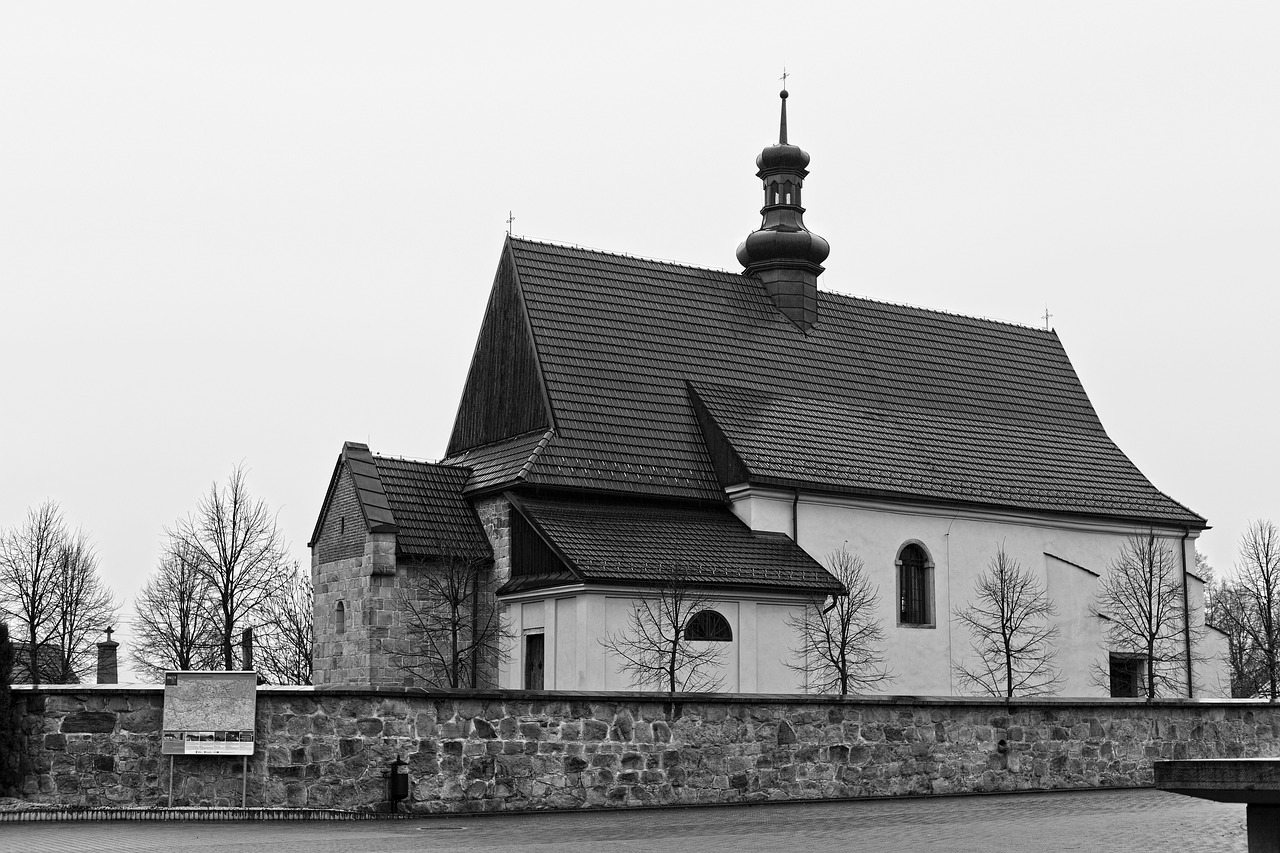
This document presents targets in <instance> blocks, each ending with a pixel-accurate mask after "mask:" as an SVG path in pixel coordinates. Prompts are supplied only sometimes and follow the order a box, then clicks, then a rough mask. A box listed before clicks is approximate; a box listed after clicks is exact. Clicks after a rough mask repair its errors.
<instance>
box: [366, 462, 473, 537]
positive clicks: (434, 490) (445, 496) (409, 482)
mask: <svg viewBox="0 0 1280 853" xmlns="http://www.w3.org/2000/svg"><path fill="white" fill-rule="evenodd" d="M373 458H374V462H375V463H376V464H377V471H378V478H379V479H380V480H381V481H382V485H383V488H384V489H385V490H386V499H387V501H388V502H389V504H390V507H391V512H392V513H393V514H394V515H395V520H396V526H397V528H398V529H397V533H396V545H397V548H398V550H399V552H400V553H401V554H403V555H405V556H408V557H419V558H431V557H441V556H445V557H448V556H462V557H487V556H489V555H490V553H491V552H490V549H489V540H488V539H487V538H486V537H485V534H484V529H483V528H482V527H481V525H480V519H479V518H477V517H476V513H475V510H474V509H472V508H471V504H470V503H468V502H467V500H466V499H465V498H464V497H463V496H462V490H463V486H464V485H465V484H466V481H467V477H468V476H469V475H470V473H471V472H470V471H469V470H468V469H466V468H460V467H457V466H452V465H439V464H432V463H430V462H417V461H412V460H409V459H395V458H391V457H386V456H375V457H373Z"/></svg>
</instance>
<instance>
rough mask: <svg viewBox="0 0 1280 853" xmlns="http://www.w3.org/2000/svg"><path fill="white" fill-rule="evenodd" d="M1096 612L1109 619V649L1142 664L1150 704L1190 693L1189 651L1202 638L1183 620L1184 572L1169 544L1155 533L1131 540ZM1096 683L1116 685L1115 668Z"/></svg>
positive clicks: (1104, 667) (1098, 674)
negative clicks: (1130, 656)
mask: <svg viewBox="0 0 1280 853" xmlns="http://www.w3.org/2000/svg"><path fill="white" fill-rule="evenodd" d="M1094 613H1095V615H1099V616H1102V617H1103V618H1104V619H1105V620H1106V628H1105V629H1104V635H1103V642H1104V646H1105V648H1106V649H1107V650H1108V651H1109V652H1114V653H1120V654H1125V655H1132V656H1134V657H1135V658H1136V659H1140V660H1141V662H1142V666H1143V669H1144V670H1145V671H1144V673H1143V675H1144V677H1143V679H1142V681H1143V684H1142V689H1143V690H1144V692H1145V694H1146V697H1147V698H1148V699H1154V698H1156V697H1158V696H1181V695H1184V694H1185V692H1186V687H1187V684H1186V669H1185V668H1186V667H1187V666H1188V665H1189V662H1188V661H1187V646H1188V645H1191V646H1193V647H1194V646H1195V645H1197V644H1196V642H1195V641H1196V639H1197V637H1196V636H1195V631H1194V630H1193V629H1192V627H1191V626H1190V625H1188V624H1187V620H1186V619H1184V618H1183V599H1182V576H1181V571H1180V569H1179V567H1178V562H1177V559H1176V554H1175V552H1174V549H1173V547H1172V546H1171V545H1170V543H1169V541H1168V540H1167V539H1164V538H1161V537H1159V536H1157V535H1156V534H1155V532H1154V531H1147V532H1145V533H1135V534H1134V535H1132V536H1129V537H1128V538H1127V539H1125V541H1124V544H1123V545H1121V546H1120V551H1119V553H1118V554H1117V555H1116V558H1115V559H1114V560H1112V562H1111V564H1110V566H1109V567H1108V569H1107V574H1106V575H1105V576H1104V577H1103V578H1102V580H1101V581H1099V582H1098V592H1097V600H1096V602H1095V605H1094ZM1193 624H1194V622H1193ZM1189 630H1191V631H1192V634H1193V636H1192V637H1190V638H1188V636H1187V632H1188V631H1189ZM1188 639H1190V640H1191V642H1190V643H1189V642H1188ZM1193 654H1194V653H1193ZM1193 660H1194V657H1193ZM1093 681H1094V683H1095V684H1098V685H1099V686H1101V687H1104V688H1105V687H1108V686H1109V685H1110V681H1111V670H1110V665H1109V663H1108V664H1098V665H1097V666H1095V667H1094V670H1093Z"/></svg>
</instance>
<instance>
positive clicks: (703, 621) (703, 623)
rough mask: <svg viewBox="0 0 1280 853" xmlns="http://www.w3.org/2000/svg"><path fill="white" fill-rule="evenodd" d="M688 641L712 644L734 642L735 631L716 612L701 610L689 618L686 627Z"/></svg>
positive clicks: (685, 636)
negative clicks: (701, 641)
mask: <svg viewBox="0 0 1280 853" xmlns="http://www.w3.org/2000/svg"><path fill="white" fill-rule="evenodd" d="M684 638H685V639H686V640H703V641H706V642H710V643H731V642H733V630H732V629H731V628H730V627H729V621H728V620H727V619H725V618H724V617H723V616H721V615H720V614H719V613H717V612H715V611H714V610H700V611H698V612H697V613H695V614H693V615H692V616H690V617H689V621H688V622H686V623H685V626H684Z"/></svg>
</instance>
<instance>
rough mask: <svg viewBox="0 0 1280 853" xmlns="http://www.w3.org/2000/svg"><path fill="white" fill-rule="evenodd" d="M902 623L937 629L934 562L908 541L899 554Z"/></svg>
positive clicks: (920, 548) (900, 620)
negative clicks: (934, 602) (934, 604)
mask: <svg viewBox="0 0 1280 853" xmlns="http://www.w3.org/2000/svg"><path fill="white" fill-rule="evenodd" d="M897 563H898V624H899V625H917V626H926V627H930V628H931V627H933V625H934V621H933V561H932V560H930V559H929V555H928V554H927V553H925V550H924V548H922V547H921V546H920V545H918V544H916V543H915V542H908V543H907V544H906V545H903V546H902V550H901V551H899V552H898V560H897Z"/></svg>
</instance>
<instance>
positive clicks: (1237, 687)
mask: <svg viewBox="0 0 1280 853" xmlns="http://www.w3.org/2000/svg"><path fill="white" fill-rule="evenodd" d="M1205 598H1206V601H1207V604H1206V606H1205V622H1206V623H1207V624H1209V625H1212V626H1214V627H1215V628H1217V629H1219V630H1220V631H1222V632H1223V633H1225V634H1226V635H1227V666H1228V668H1229V671H1230V676H1231V695H1232V697H1234V698H1236V699H1249V698H1252V697H1254V696H1261V695H1263V694H1265V693H1267V691H1268V686H1269V681H1270V678H1269V676H1268V674H1267V658H1266V655H1265V654H1264V653H1263V651H1262V649H1261V648H1260V647H1259V646H1258V643H1257V640H1256V639H1255V638H1256V637H1258V636H1260V635H1261V634H1262V633H1263V632H1262V631H1261V630H1260V629H1259V627H1258V626H1256V625H1254V624H1253V623H1254V621H1255V620H1256V616H1257V615H1256V612H1254V611H1253V610H1252V609H1251V607H1250V606H1249V602H1248V600H1247V599H1246V596H1245V595H1244V594H1243V593H1242V591H1241V590H1240V588H1239V586H1238V585H1237V584H1236V583H1235V582H1234V581H1232V580H1231V579H1230V578H1223V579H1222V580H1219V581H1217V582H1215V583H1214V586H1213V592H1212V594H1206V596H1205Z"/></svg>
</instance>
